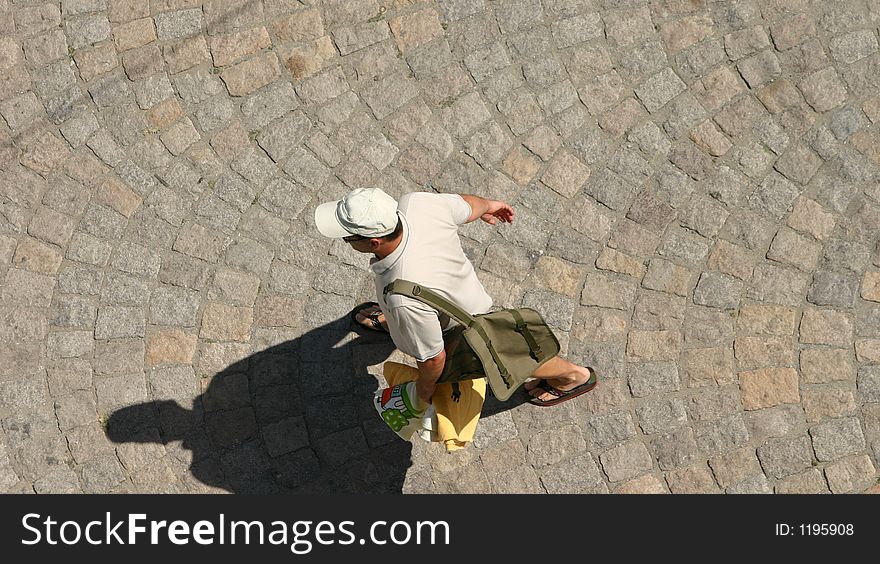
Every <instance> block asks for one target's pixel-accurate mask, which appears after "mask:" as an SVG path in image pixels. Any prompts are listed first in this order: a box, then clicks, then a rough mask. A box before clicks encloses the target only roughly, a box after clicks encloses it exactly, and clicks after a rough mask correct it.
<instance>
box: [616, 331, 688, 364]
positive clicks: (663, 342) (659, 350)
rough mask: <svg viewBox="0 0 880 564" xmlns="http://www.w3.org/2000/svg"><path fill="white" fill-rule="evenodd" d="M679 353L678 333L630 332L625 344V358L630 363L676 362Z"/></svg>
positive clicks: (679, 340) (679, 336)
mask: <svg viewBox="0 0 880 564" xmlns="http://www.w3.org/2000/svg"><path fill="white" fill-rule="evenodd" d="M680 352H681V333H680V332H679V331H637V330H631V331H630V332H629V338H628V339H627V342H626V356H627V360H629V361H631V362H650V361H657V360H677V359H678V354H679V353H680Z"/></svg>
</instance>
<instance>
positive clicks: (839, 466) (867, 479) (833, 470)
mask: <svg viewBox="0 0 880 564" xmlns="http://www.w3.org/2000/svg"><path fill="white" fill-rule="evenodd" d="M876 473H877V471H876V469H875V468H874V463H873V462H871V458H870V457H869V456H867V455H861V456H852V457H850V458H845V459H843V460H841V461H840V462H835V463H834V464H829V465H828V467H826V468H825V477H826V478H828V486H829V487H830V488H831V491H832V492H833V493H849V492H860V491H863V490H865V489H866V488H869V486H871V484H872V483H873V482H874V481H875V478H876Z"/></svg>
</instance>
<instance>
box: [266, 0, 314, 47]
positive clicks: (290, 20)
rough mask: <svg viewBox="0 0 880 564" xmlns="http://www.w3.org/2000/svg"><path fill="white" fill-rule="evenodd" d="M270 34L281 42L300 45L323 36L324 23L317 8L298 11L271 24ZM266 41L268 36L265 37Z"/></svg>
mask: <svg viewBox="0 0 880 564" xmlns="http://www.w3.org/2000/svg"><path fill="white" fill-rule="evenodd" d="M272 32H273V33H274V34H275V36H276V37H277V38H278V39H280V40H281V41H292V42H295V43H302V42H306V41H313V40H315V39H317V38H319V37H321V36H323V35H324V21H323V19H322V18H321V11H320V9H318V8H312V9H310V10H300V11H298V12H293V13H292V14H289V15H287V16H283V17H280V18H277V19H276V20H275V21H274V22H272ZM266 38H267V39H268V35H267V36H266Z"/></svg>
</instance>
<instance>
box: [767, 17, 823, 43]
mask: <svg viewBox="0 0 880 564" xmlns="http://www.w3.org/2000/svg"><path fill="white" fill-rule="evenodd" d="M770 34H771V35H772V37H773V44H774V45H776V48H777V49H778V50H780V51H785V50H786V49H789V48H791V47H794V46H795V45H799V44H800V43H803V42H804V41H805V40H806V39H807V38H809V37H812V36H814V35H816V25H815V24H814V23H813V18H812V17H811V16H810V15H809V14H797V15H795V16H792V17H790V18H788V19H785V20H782V21H780V22H778V23H775V24H773V25H771V26H770Z"/></svg>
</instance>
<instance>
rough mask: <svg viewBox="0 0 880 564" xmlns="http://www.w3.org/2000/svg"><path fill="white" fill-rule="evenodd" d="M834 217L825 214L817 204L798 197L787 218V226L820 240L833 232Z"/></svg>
mask: <svg viewBox="0 0 880 564" xmlns="http://www.w3.org/2000/svg"><path fill="white" fill-rule="evenodd" d="M834 224H835V220H834V215H833V214H831V213H829V212H826V211H825V208H823V207H822V206H821V205H819V204H818V203H816V202H814V201H813V200H810V199H808V198H804V197H803V196H799V197H798V199H797V200H795V202H794V209H792V211H791V214H789V216H788V226H789V227H791V228H792V229H797V230H798V231H801V232H803V233H808V234H810V235H812V236H813V237H815V238H816V239H819V240H822V239H825V238H827V237H828V236H829V235H831V232H832V231H834Z"/></svg>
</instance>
